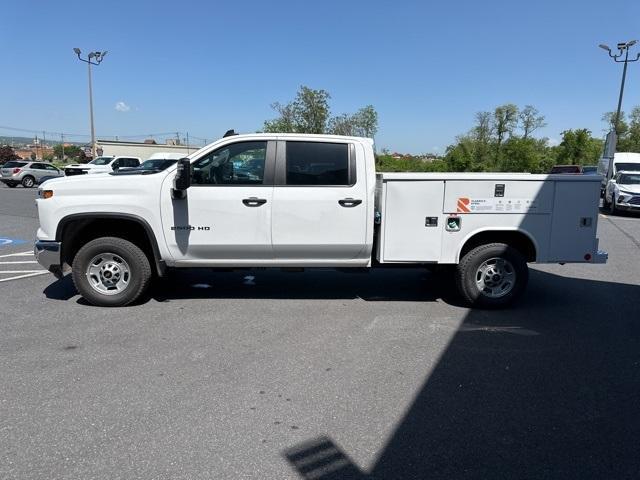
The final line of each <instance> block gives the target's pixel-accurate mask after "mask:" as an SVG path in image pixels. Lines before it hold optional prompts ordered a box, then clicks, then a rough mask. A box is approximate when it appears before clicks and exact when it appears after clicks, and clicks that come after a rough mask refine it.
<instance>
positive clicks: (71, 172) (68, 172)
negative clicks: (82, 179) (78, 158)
mask: <svg viewBox="0 0 640 480" xmlns="http://www.w3.org/2000/svg"><path fill="white" fill-rule="evenodd" d="M86 173H87V171H86V170H83V169H81V168H65V169H64V174H65V175H66V176H67V177H70V176H72V175H84V174H86Z"/></svg>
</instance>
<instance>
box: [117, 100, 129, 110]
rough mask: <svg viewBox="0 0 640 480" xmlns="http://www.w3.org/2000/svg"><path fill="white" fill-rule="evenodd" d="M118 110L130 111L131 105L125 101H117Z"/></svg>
mask: <svg viewBox="0 0 640 480" xmlns="http://www.w3.org/2000/svg"><path fill="white" fill-rule="evenodd" d="M116 110H117V111H119V112H128V111H129V110H131V107H130V106H129V105H127V104H126V103H124V102H116Z"/></svg>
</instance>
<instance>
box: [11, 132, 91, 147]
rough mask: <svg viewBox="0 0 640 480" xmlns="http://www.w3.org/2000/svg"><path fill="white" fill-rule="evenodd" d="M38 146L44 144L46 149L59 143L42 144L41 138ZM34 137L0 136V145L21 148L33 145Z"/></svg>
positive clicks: (80, 143)
mask: <svg viewBox="0 0 640 480" xmlns="http://www.w3.org/2000/svg"><path fill="white" fill-rule="evenodd" d="M38 140H39V141H40V144H41V145H42V144H44V145H46V146H48V147H53V146H54V145H58V144H59V143H60V142H59V141H55V140H48V139H47V141H46V142H43V141H42V139H41V138H39V137H38ZM33 141H34V137H14V136H7V135H0V145H11V144H13V145H15V146H23V145H33ZM64 143H65V144H71V145H85V143H83V142H64Z"/></svg>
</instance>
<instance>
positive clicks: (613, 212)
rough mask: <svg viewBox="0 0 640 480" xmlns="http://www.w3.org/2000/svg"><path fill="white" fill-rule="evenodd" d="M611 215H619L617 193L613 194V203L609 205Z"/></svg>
mask: <svg viewBox="0 0 640 480" xmlns="http://www.w3.org/2000/svg"><path fill="white" fill-rule="evenodd" d="M609 213H610V214H611V215H615V214H616V213H618V209H617V207H616V195H615V193H612V194H611V203H610V204H609Z"/></svg>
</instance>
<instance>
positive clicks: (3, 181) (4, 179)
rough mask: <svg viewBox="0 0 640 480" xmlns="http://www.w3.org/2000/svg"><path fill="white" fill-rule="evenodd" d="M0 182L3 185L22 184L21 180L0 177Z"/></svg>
mask: <svg viewBox="0 0 640 480" xmlns="http://www.w3.org/2000/svg"><path fill="white" fill-rule="evenodd" d="M0 182H2V183H20V179H19V178H14V177H0Z"/></svg>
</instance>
